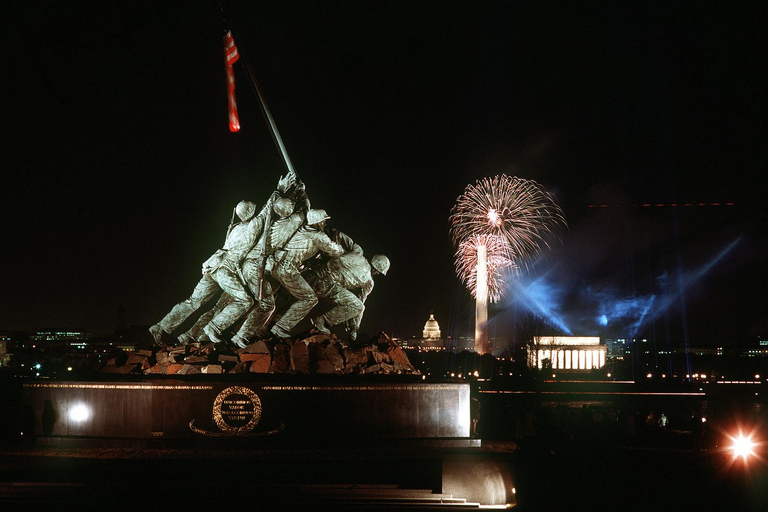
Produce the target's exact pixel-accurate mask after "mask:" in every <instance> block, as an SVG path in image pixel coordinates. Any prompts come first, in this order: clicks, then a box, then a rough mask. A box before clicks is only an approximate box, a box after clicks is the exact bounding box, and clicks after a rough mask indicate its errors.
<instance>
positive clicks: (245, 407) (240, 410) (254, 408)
mask: <svg viewBox="0 0 768 512" xmlns="http://www.w3.org/2000/svg"><path fill="white" fill-rule="evenodd" d="M260 419H261V400H259V397H258V395H257V394H256V393H254V392H253V391H251V390H250V389H248V388H245V387H241V386H232V387H229V388H227V389H225V390H224V391H222V392H221V393H219V395H218V396H217V397H216V400H215V401H214V402H213V421H214V422H215V423H216V426H217V427H219V428H220V429H221V431H222V432H226V433H228V434H246V433H248V432H250V431H252V430H253V429H254V428H255V427H256V425H258V424H259V420H260Z"/></svg>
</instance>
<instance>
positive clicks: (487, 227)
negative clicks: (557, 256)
mask: <svg viewBox="0 0 768 512" xmlns="http://www.w3.org/2000/svg"><path fill="white" fill-rule="evenodd" d="M558 225H565V218H564V217H563V212H562V210H561V209H560V207H559V206H558V205H557V202H556V201H555V198H554V196H552V194H550V193H549V192H547V191H545V190H544V189H543V188H542V187H541V185H539V184H538V183H537V182H535V181H533V180H526V179H523V178H517V177H509V176H507V175H504V174H502V175H499V176H495V177H493V178H484V179H482V180H479V181H478V182H477V183H476V184H474V185H468V186H467V188H466V189H465V190H464V193H463V194H462V195H461V196H459V198H458V200H457V202H456V205H455V206H454V207H453V210H452V212H451V236H452V238H453V242H454V243H455V244H460V243H461V242H462V241H463V240H467V239H469V238H470V237H471V236H473V235H498V236H502V237H504V239H505V240H506V241H507V242H508V244H509V247H510V254H509V256H510V257H511V259H513V260H514V261H515V263H517V264H518V265H521V264H522V265H526V264H527V262H528V261H529V260H530V259H531V258H532V257H534V256H536V255H537V254H538V253H539V252H540V250H541V246H542V245H547V240H546V239H547V237H548V236H549V235H550V234H551V233H552V231H553V229H554V228H555V227H556V226H558Z"/></svg>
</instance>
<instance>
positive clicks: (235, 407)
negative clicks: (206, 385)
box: [189, 386, 284, 436]
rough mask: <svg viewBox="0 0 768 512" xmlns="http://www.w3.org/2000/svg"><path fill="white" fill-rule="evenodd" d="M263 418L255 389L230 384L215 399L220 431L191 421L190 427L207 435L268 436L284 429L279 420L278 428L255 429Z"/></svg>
mask: <svg viewBox="0 0 768 512" xmlns="http://www.w3.org/2000/svg"><path fill="white" fill-rule="evenodd" d="M260 420H261V399H259V396H258V395H257V394H256V393H255V392H253V390H251V389H249V388H246V387H244V386H230V387H228V388H226V389H224V390H223V391H222V392H221V393H219V394H218V395H217V396H216V399H215V400H214V401H213V422H214V424H215V425H216V426H217V427H218V428H219V430H220V432H209V431H207V430H203V429H201V428H198V427H196V426H195V424H194V423H195V420H192V421H190V422H189V428H190V429H191V430H192V431H193V432H196V433H198V434H203V435H206V436H267V435H272V434H277V433H278V432H280V431H282V430H283V428H284V425H283V423H282V422H280V421H278V425H277V426H276V428H272V429H267V430H264V429H261V430H260V431H257V432H254V429H255V428H256V426H257V425H258V424H259V421H260Z"/></svg>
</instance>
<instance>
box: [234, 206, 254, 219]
mask: <svg viewBox="0 0 768 512" xmlns="http://www.w3.org/2000/svg"><path fill="white" fill-rule="evenodd" d="M235 213H237V216H238V217H240V220H241V221H243V222H247V221H249V220H251V219H252V218H253V216H254V215H255V214H256V204H255V203H252V202H250V201H240V202H239V203H237V206H236V207H235Z"/></svg>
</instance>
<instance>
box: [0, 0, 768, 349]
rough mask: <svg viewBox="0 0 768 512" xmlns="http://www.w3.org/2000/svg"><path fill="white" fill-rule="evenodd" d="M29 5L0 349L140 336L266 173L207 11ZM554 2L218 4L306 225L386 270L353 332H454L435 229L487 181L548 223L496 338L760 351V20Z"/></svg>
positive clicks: (441, 233)
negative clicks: (554, 221)
mask: <svg viewBox="0 0 768 512" xmlns="http://www.w3.org/2000/svg"><path fill="white" fill-rule="evenodd" d="M34 4H35V3H34V2H13V3H10V4H9V3H6V4H4V7H3V8H2V9H3V11H4V12H3V13H2V16H0V19H2V20H3V21H2V22H0V23H1V25H0V26H1V30H0V38H2V45H0V46H2V53H1V55H2V61H1V62H2V69H3V70H4V79H3V84H4V89H5V93H4V95H3V98H2V112H3V113H2V138H3V149H2V160H1V162H2V170H3V173H2V177H1V178H0V185H1V188H0V190H2V194H3V196H2V201H0V213H1V214H2V223H1V224H0V226H2V230H1V231H0V239H1V240H2V242H1V243H0V262H1V263H2V266H3V269H4V273H3V275H4V278H3V280H2V284H3V285H2V289H1V293H0V330H16V329H40V328H68V329H85V330H89V331H91V332H94V333H97V334H100V333H108V332H111V331H113V330H114V329H115V326H116V323H115V318H116V311H117V310H118V308H119V307H120V306H122V308H123V309H124V310H125V316H126V322H127V323H128V324H143V325H149V324H152V323H155V322H156V321H158V320H159V319H160V318H161V317H162V316H163V315H164V314H165V313H166V312H167V311H168V310H169V309H170V308H171V306H173V305H174V304H175V303H176V302H178V301H180V300H182V299H184V298H186V297H187V296H188V295H189V293H190V292H191V291H192V289H193V287H194V285H195V284H196V282H197V281H198V279H199V276H200V265H201V263H202V262H203V261H204V260H206V259H207V258H208V256H210V255H211V254H212V253H213V252H214V251H215V250H216V249H217V248H218V247H220V246H221V244H222V242H223V239H224V235H225V231H226V228H227V224H228V223H229V219H230V215H231V212H232V207H233V206H234V205H235V204H236V203H237V202H238V201H240V200H241V199H251V200H254V201H256V202H258V203H259V204H263V202H264V201H265V200H266V199H267V197H268V195H269V193H270V192H271V191H272V190H274V187H275V185H276V183H277V179H278V177H279V176H280V175H281V174H282V173H284V167H283V164H282V161H281V158H280V155H279V153H278V151H277V149H276V148H275V145H274V144H273V141H272V139H271V137H270V134H269V131H268V127H267V125H266V123H265V121H264V119H263V117H262V115H261V113H260V111H259V107H258V102H257V99H256V96H255V94H254V93H253V90H252V89H251V87H250V86H249V83H248V80H247V75H246V72H245V67H244V61H243V60H242V59H241V62H239V63H238V64H236V65H235V73H236V80H237V101H238V106H239V109H240V122H241V124H242V130H241V131H240V132H239V133H237V134H232V133H230V132H229V130H228V125H227V104H226V94H225V75H224V67H223V66H224V65H223V48H222V34H223V23H222V17H221V15H220V11H219V7H218V5H217V4H216V2H213V1H211V2H202V1H184V2H143V1H140V2H130V3H127V5H122V6H115V5H112V4H111V3H109V2H106V3H105V2H58V3H44V5H34ZM565 4H566V2H541V1H527V0H525V1H506V2H456V1H446V2H412V1H410V2H398V1H386V2H385V1H381V2H379V1H365V2H360V1H354V2H353V1H350V2H296V1H286V0H279V1H264V2H231V6H230V14H231V15H232V19H233V20H234V24H235V28H236V29H237V33H238V34H239V36H240V39H239V40H238V41H237V44H238V46H239V48H240V51H241V55H243V54H244V55H245V56H247V58H248V60H249V61H250V63H251V65H252V67H253V69H254V71H255V73H256V75H257V77H258V80H259V82H260V85H261V88H262V90H263V91H264V94H265V95H266V98H267V101H268V102H269V106H270V108H271V110H272V113H273V115H274V117H275V120H276V122H277V125H278V128H279V129H280V132H281V135H282V137H283V139H284V141H285V145H286V147H287V150H288V153H289V155H290V157H291V159H292V161H293V163H294V166H295V167H296V170H297V172H298V174H299V176H300V177H301V179H302V180H303V181H304V182H305V184H306V186H307V191H308V193H309V196H310V198H311V200H312V205H313V207H316V208H324V209H326V210H327V211H328V213H329V214H330V215H331V221H330V224H331V226H333V227H336V228H338V229H341V230H342V231H344V232H346V233H347V234H349V235H350V236H351V237H352V238H353V239H354V240H355V241H356V242H358V243H359V244H360V245H361V246H362V247H363V248H364V249H365V253H366V255H367V256H369V257H370V256H372V255H373V254H376V253H384V254H386V255H387V256H389V258H390V260H391V262H392V267H391V270H390V273H389V275H388V276H386V277H382V276H378V277H377V278H376V288H375V289H374V291H373V294H372V295H371V297H370V298H369V300H368V302H367V309H366V316H365V318H364V320H363V326H362V330H363V331H364V332H368V333H373V332H376V331H378V330H385V331H387V332H389V333H390V334H393V335H395V336H399V337H409V336H412V335H420V333H421V330H422V328H423V326H424V323H425V321H426V320H427V318H428V317H429V314H430V312H434V313H435V317H436V319H437V320H438V322H439V323H440V326H441V328H442V329H443V334H444V335H452V336H459V335H461V336H464V335H467V334H469V333H470V332H471V329H472V318H473V311H474V307H473V302H472V301H471V299H470V296H469V294H468V292H467V291H466V289H465V288H464V287H463V285H462V284H461V283H460V282H459V281H458V280H457V279H456V278H455V274H454V270H453V251H454V249H453V246H452V244H451V240H450V237H449V222H448V217H449V214H450V210H451V207H452V206H453V205H454V203H455V201H456V198H457V197H458V196H459V195H460V194H461V193H462V191H463V190H464V187H465V186H466V185H468V184H470V183H474V182H475V181H476V180H478V179H481V178H484V177H487V176H493V175H496V174H501V173H506V174H509V175H516V176H519V177H522V178H529V179H534V180H536V181H538V182H539V183H540V184H542V185H543V186H544V187H545V188H546V189H547V190H549V191H550V192H552V193H553V194H555V195H556V197H557V198H558V201H559V203H560V205H561V206H562V208H563V211H564V214H565V217H566V219H567V222H568V226H569V227H568V230H567V231H562V232H561V233H560V236H559V241H557V240H556V241H554V242H553V244H552V247H551V249H550V250H545V251H544V252H543V253H542V258H541V259H540V260H538V261H536V262H534V263H533V264H532V266H531V268H530V271H528V272H526V273H524V274H523V275H522V276H520V277H519V278H517V279H515V280H514V282H513V283H512V293H511V299H514V300H507V301H505V302H503V303H501V304H498V305H495V306H493V307H492V308H491V317H493V321H492V329H494V333H495V334H496V335H497V336H501V337H507V338H509V337H511V331H512V329H511V326H513V325H514V323H515V315H520V314H522V313H524V312H526V311H529V310H530V311H533V312H535V313H537V314H543V315H544V316H546V317H547V318H549V319H550V320H551V321H553V322H554V323H556V324H557V325H558V326H560V327H561V328H562V329H563V330H564V332H570V333H572V334H574V335H593V336H597V335H599V336H603V337H614V336H619V337H628V336H639V337H648V338H651V339H653V340H655V341H658V342H659V343H672V344H682V343H683V342H686V341H687V342H688V343H690V344H691V345H704V344H715V343H717V344H721V343H729V342H735V341H740V340H757V338H758V336H762V338H763V339H765V338H766V337H767V336H768V320H767V317H768V314H767V313H768V309H767V308H766V304H767V302H766V299H765V293H766V286H767V285H768V271H766V269H765V265H764V259H765V254H766V250H768V237H767V236H766V234H765V233H766V229H765V223H766V221H767V220H768V216H766V208H765V206H764V202H765V199H764V195H765V193H766V191H767V187H766V184H767V181H768V180H766V179H765V177H764V173H765V171H766V151H765V141H766V126H765V121H764V119H765V114H766V102H765V83H768V80H766V78H768V77H767V76H766V70H767V69H768V66H766V64H767V63H766V37H765V36H766V30H765V26H766V21H768V20H766V6H765V4H762V3H760V2H718V3H715V2H711V3H709V2H704V3H701V2H693V1H691V2H675V1H664V2H647V1H636V2H632V1H630V2H586V1H584V2H579V1H576V2H568V3H567V6H566V5H565ZM687 203H690V204H691V206H685V205H686V204H687ZM713 203H714V204H713ZM726 203H732V204H726ZM670 204H678V206H670ZM601 205H605V206H604V207H603V206H601ZM643 205H648V206H643ZM603 315H604V316H603ZM601 319H602V322H601Z"/></svg>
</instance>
